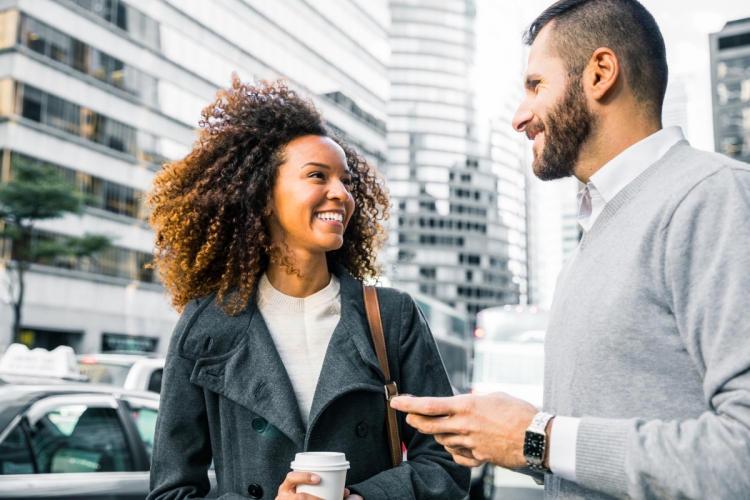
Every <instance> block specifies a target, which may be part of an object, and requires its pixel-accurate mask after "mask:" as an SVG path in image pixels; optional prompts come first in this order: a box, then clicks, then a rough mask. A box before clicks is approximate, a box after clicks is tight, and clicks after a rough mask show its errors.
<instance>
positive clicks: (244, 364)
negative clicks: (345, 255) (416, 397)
mask: <svg viewBox="0 0 750 500" xmlns="http://www.w3.org/2000/svg"><path fill="white" fill-rule="evenodd" d="M329 269H331V272H333V273H334V274H335V275H336V277H338V279H339V282H340V284H341V289H340V296H341V319H340V321H339V323H338V325H337V326H336V328H335V330H334V332H333V335H332V336H331V341H330V343H329V345H328V350H327V351H326V355H325V358H324V361H323V367H322V369H321V372H320V379H319V380H318V385H317V388H316V390H315V396H314V398H313V403H312V409H311V411H310V418H309V428H310V429H311V428H313V426H314V425H315V423H316V421H317V419H318V417H319V416H320V414H321V413H322V412H323V410H325V408H326V407H327V406H328V405H329V404H330V403H331V402H333V401H334V400H335V399H337V398H338V397H340V396H342V395H344V394H346V393H348V392H351V391H354V390H367V391H377V392H380V391H383V384H384V383H385V377H384V376H383V372H382V371H381V369H380V365H379V363H378V359H377V356H376V355H375V350H374V348H373V345H372V340H371V338H370V332H369V326H368V324H367V319H366V315H365V310H364V302H363V298H362V287H361V284H360V283H359V281H357V280H356V279H355V278H354V277H353V276H352V275H351V274H349V273H348V272H347V271H346V270H345V269H344V267H343V266H341V265H340V264H338V263H336V262H329ZM247 314H249V315H250V319H249V322H248V324H247V330H246V331H245V333H244V334H243V335H242V339H241V340H240V342H239V344H238V345H237V346H236V347H235V348H234V349H232V350H231V351H230V352H228V353H226V354H224V355H221V356H216V357H211V358H204V359H199V360H198V361H197V362H196V364H195V368H194V370H193V373H192V376H191V378H190V381H191V382H192V383H194V384H196V385H199V386H201V387H204V388H206V389H209V390H210V391H213V392H216V393H218V394H221V395H223V396H224V397H226V398H228V399H230V400H232V401H234V402H235V403H237V404H239V405H242V406H244V407H245V408H247V409H249V410H250V411H252V412H253V413H255V414H258V415H260V416H261V417H263V418H265V419H266V420H267V421H268V422H269V423H270V424H272V425H273V426H275V427H276V428H278V429H279V430H280V431H281V432H282V433H284V434H285V435H286V436H287V437H289V439H291V440H292V441H293V442H294V443H295V444H296V445H297V446H298V447H299V448H300V449H306V448H307V439H308V438H309V436H310V432H309V429H308V431H307V432H306V431H305V428H304V425H303V423H302V418H301V416H300V410H299V406H298V405H297V400H296V398H295V395H294V390H293V388H292V384H291V381H290V379H289V375H288V374H287V371H286V369H285V368H284V364H283V362H282V361H281V357H280V356H279V353H278V351H277V350H276V346H275V344H274V342H273V338H272V337H271V334H270V332H269V331H268V327H267V326H266V323H265V321H264V320H263V316H262V315H261V314H260V311H258V308H257V306H256V305H255V300H254V299H253V301H252V305H251V306H250V309H249V310H248V311H247ZM306 436H307V437H306Z"/></svg>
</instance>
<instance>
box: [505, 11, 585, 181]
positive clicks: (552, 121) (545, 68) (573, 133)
mask: <svg viewBox="0 0 750 500" xmlns="http://www.w3.org/2000/svg"><path fill="white" fill-rule="evenodd" d="M550 27H551V26H550V25H548V26H545V27H544V29H542V31H541V32H540V33H539V35H538V36H537V38H536V40H535V41H534V44H533V45H532V46H531V51H530V52H529V66H528V69H527V70H526V75H524V87H525V89H526V99H524V101H523V102H522V103H521V105H520V106H519V107H518V111H516V115H515V117H514V118H513V128H515V129H516V130H517V131H519V132H525V133H526V136H527V137H528V138H529V139H530V140H532V141H534V145H533V146H532V150H533V152H534V164H533V168H534V174H535V175H536V176H537V177H539V178H540V179H542V180H545V181H547V180H553V179H560V178H562V177H568V176H571V175H573V172H574V170H575V166H576V163H577V161H578V155H579V153H580V149H581V146H582V145H583V143H584V142H586V139H588V137H589V136H590V135H591V131H592V130H593V128H594V125H595V115H594V114H593V113H592V112H591V111H590V109H589V107H588V103H587V101H586V94H585V92H584V90H583V86H582V85H581V78H580V77H579V76H571V77H569V76H568V75H567V72H566V70H565V66H564V64H563V61H562V60H561V59H560V58H559V57H556V56H555V55H553V54H552V52H551V51H550V50H549V43H550V41H549V33H550Z"/></svg>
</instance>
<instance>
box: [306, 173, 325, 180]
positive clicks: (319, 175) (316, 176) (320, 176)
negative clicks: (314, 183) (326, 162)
mask: <svg viewBox="0 0 750 500" xmlns="http://www.w3.org/2000/svg"><path fill="white" fill-rule="evenodd" d="M308 177H310V178H311V179H325V178H326V177H325V175H323V172H313V173H311V174H310V175H309V176H308Z"/></svg>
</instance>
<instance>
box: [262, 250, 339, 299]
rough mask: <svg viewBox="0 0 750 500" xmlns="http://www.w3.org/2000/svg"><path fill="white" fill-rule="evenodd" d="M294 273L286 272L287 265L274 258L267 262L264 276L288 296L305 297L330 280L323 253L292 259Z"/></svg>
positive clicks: (318, 289)
mask: <svg viewBox="0 0 750 500" xmlns="http://www.w3.org/2000/svg"><path fill="white" fill-rule="evenodd" d="M292 262H293V264H292V265H293V267H294V270H295V271H298V273H297V272H295V273H294V274H289V273H288V272H287V267H285V266H283V265H281V263H280V262H278V261H277V260H274V262H270V263H269V264H268V269H266V276H268V281H270V282H271V285H273V287H274V288H275V289H276V290H278V291H279V292H281V293H283V294H284V295H288V296H290V297H297V298H305V297H309V296H310V295H313V294H314V293H317V292H319V291H321V290H322V289H324V288H325V287H327V286H328V284H329V283H330V282H331V273H330V272H328V263H327V261H326V256H325V254H322V255H320V256H315V257H314V258H310V259H299V258H295V259H293V261H292Z"/></svg>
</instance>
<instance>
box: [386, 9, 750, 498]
mask: <svg viewBox="0 0 750 500" xmlns="http://www.w3.org/2000/svg"><path fill="white" fill-rule="evenodd" d="M526 41H527V43H528V44H530V45H531V50H530V53H529V61H528V69H527V71H526V75H525V83H524V84H525V88H526V99H525V100H524V101H523V103H522V104H521V105H520V107H519V108H518V112H517V113H516V116H515V118H514V123H513V126H514V127H515V128H516V130H518V131H519V132H525V133H526V135H527V136H528V137H529V139H531V140H533V141H534V145H533V151H534V165H533V168H534V173H535V174H536V175H537V176H538V177H539V178H541V179H544V180H548V179H557V178H561V177H566V176H570V175H574V176H575V177H576V178H578V179H579V180H580V181H581V182H582V183H583V184H585V187H584V188H583V190H582V191H581V192H580V193H579V195H578V197H579V216H578V221H579V223H580V224H581V226H582V227H583V229H584V235H583V238H582V240H581V242H580V244H579V246H578V248H577V250H576V252H575V253H574V254H573V256H572V257H571V258H570V259H569V260H568V262H567V263H566V264H565V266H564V268H563V270H562V272H561V273H560V276H559V278H558V281H557V287H556V289H555V295H554V298H553V302H552V309H551V311H550V317H549V326H548V330H547V335H546V341H545V375H544V412H537V410H536V409H535V408H534V407H533V406H531V405H529V404H527V403H525V402H523V401H521V400H518V399H515V398H512V397H510V396H508V395H506V394H501V393H496V394H493V395H490V396H457V397H454V398H441V399H437V398H409V397H401V398H396V399H394V400H393V402H392V406H393V407H394V408H397V409H398V410H400V411H405V412H408V413H409V416H408V417H407V421H408V422H409V424H410V425H412V426H414V427H416V428H418V429H419V430H420V431H421V432H424V433H430V434H435V436H436V438H437V440H438V442H440V443H441V444H443V445H444V446H445V447H446V448H447V449H448V450H449V451H450V452H451V453H452V454H453V456H454V459H455V460H456V462H458V463H460V464H464V465H467V466H477V465H480V464H482V463H484V462H492V463H494V464H496V465H499V466H501V467H505V468H509V469H520V468H526V470H531V471H532V472H536V473H543V474H544V476H543V477H546V481H545V498H560V499H572V498H575V499H603V498H612V497H616V498H637V499H651V498H680V499H709V498H710V499H737V498H750V168H749V166H748V165H746V164H744V163H739V162H736V161H733V160H731V159H729V158H726V157H724V156H720V155H718V154H714V153H706V152H702V151H698V150H696V149H693V148H691V147H690V145H689V144H688V143H687V141H685V140H684V138H683V135H682V131H681V130H680V129H679V128H677V127H672V128H668V129H662V126H661V108H662V103H663V99H664V93H665V91H666V86H667V62H666V53H665V48H664V41H663V39H662V36H661V33H660V31H659V28H658V26H657V24H656V22H655V20H654V18H653V17H652V16H651V15H650V14H649V12H648V11H647V10H646V9H645V8H644V7H643V6H642V5H641V4H640V3H638V2H637V1H636V0H561V1H559V2H557V3H555V4H554V5H552V6H551V7H549V8H548V9H547V10H546V11H545V12H544V13H542V14H541V15H540V16H539V17H538V18H537V19H536V21H534V23H533V24H532V25H531V26H530V28H529V30H528V32H527V34H526ZM539 475H541V474H539Z"/></svg>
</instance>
